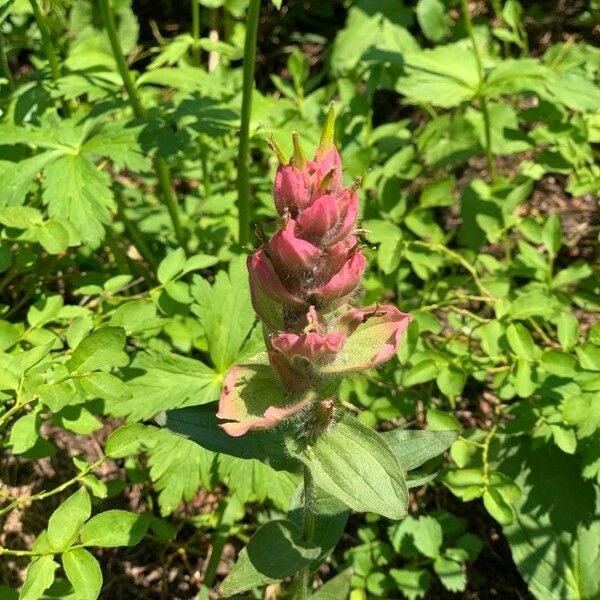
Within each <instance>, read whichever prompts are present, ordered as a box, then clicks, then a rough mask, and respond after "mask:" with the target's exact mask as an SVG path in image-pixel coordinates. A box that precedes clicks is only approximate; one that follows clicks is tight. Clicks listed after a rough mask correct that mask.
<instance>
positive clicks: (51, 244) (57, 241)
mask: <svg viewBox="0 0 600 600" xmlns="http://www.w3.org/2000/svg"><path fill="white" fill-rule="evenodd" d="M34 233H35V236H36V238H37V241H38V242H39V243H40V244H41V246H42V248H44V250H46V252H48V254H61V253H63V252H64V251H65V250H66V249H67V247H68V246H69V232H68V231H67V230H66V229H65V227H64V226H63V225H62V224H61V223H59V222H58V221H53V220H50V221H45V222H44V223H42V224H41V225H38V226H37V227H35V228H34Z"/></svg>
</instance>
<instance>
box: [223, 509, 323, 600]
mask: <svg viewBox="0 0 600 600" xmlns="http://www.w3.org/2000/svg"><path fill="white" fill-rule="evenodd" d="M319 553H320V548H319V547H318V546H315V545H313V544H309V543H306V542H304V541H303V540H302V538H301V534H300V531H299V530H298V528H297V527H296V526H295V525H294V524H293V523H292V522H290V521H271V522H270V523H267V524H266V525H263V526H262V527H261V528H260V529H259V530H258V531H257V532H256V533H255V534H254V535H253V536H252V537H251V538H250V541H249V542H248V544H247V546H246V547H245V548H243V549H242V551H241V552H240V554H239V556H238V559H237V562H236V563H235V565H234V566H233V568H232V569H231V571H230V572H229V574H228V575H227V577H226V578H225V580H224V581H223V583H222V584H221V586H220V592H221V594H222V595H223V596H225V597H228V596H233V595H234V594H240V593H242V592H245V591H248V590H251V589H254V588H257V587H261V586H264V585H266V584H268V583H272V582H274V581H281V580H283V579H285V578H286V577H289V576H290V575H294V574H295V573H297V572H298V571H300V570H301V569H303V568H305V567H308V565H309V564H310V563H311V561H312V560H314V559H316V558H317V557H318V556H319Z"/></svg>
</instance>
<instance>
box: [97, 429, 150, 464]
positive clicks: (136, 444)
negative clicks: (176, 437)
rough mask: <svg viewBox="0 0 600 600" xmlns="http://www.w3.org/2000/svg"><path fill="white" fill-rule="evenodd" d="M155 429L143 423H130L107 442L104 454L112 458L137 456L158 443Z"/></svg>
mask: <svg viewBox="0 0 600 600" xmlns="http://www.w3.org/2000/svg"><path fill="white" fill-rule="evenodd" d="M154 432H155V429H154V428H153V427H148V426H147V425H142V424H141V423H128V424H127V425H123V426H121V427H119V428H118V429H115V430H114V431H113V432H112V433H111V434H110V435H109V436H108V439H107V440H106V446H105V447H104V452H105V454H106V455H107V456H110V457H111V458H124V457H126V456H135V455H137V454H139V453H140V452H143V451H144V450H146V449H147V448H150V447H151V446H153V445H154V444H155V442H156V438H155V435H154Z"/></svg>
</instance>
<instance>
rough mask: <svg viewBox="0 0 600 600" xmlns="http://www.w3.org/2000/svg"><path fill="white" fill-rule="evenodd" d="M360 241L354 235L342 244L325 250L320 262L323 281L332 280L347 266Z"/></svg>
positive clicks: (338, 243)
mask: <svg viewBox="0 0 600 600" xmlns="http://www.w3.org/2000/svg"><path fill="white" fill-rule="evenodd" d="M357 244H358V240H357V239H356V237H354V236H353V235H351V236H348V237H347V238H345V239H343V240H342V241H341V242H337V243H336V244H333V245H331V246H328V247H327V248H325V249H324V250H323V254H322V256H321V258H320V260H319V275H320V276H321V277H322V280H321V281H327V280H329V279H331V277H333V276H334V275H335V274H336V273H337V272H338V271H340V270H341V268H342V267H343V266H344V265H345V264H346V262H347V261H348V259H349V258H350V256H351V254H352V253H353V252H354V251H355V249H356V246H357Z"/></svg>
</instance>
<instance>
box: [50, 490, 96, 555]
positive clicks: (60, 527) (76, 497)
mask: <svg viewBox="0 0 600 600" xmlns="http://www.w3.org/2000/svg"><path fill="white" fill-rule="evenodd" d="M91 514H92V505H91V502H90V496H89V494H88V493H87V490H86V489H85V488H79V490H77V491H76V492H75V493H74V494H71V496H69V497H68V498H67V499H66V500H65V501H64V502H62V504H60V505H59V507H58V508H57V509H56V510H55V511H54V512H53V513H52V514H51V515H50V519H49V520H48V532H47V535H48V542H49V543H50V546H51V547H52V548H53V549H55V550H64V549H65V548H68V547H69V546H70V545H71V544H72V543H73V542H74V541H75V540H76V539H77V534H78V533H79V529H80V528H81V526H82V525H83V523H84V522H85V521H87V520H88V519H89V518H90V515H91Z"/></svg>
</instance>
